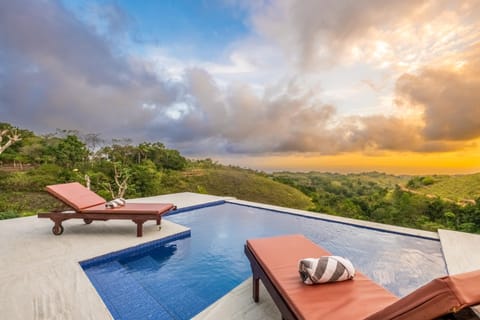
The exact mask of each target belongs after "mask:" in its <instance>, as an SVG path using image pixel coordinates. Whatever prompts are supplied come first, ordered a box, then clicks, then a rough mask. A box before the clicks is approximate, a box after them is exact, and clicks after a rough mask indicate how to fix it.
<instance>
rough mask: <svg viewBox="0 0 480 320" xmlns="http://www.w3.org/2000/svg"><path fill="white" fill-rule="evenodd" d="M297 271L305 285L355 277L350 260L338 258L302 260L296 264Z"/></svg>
mask: <svg viewBox="0 0 480 320" xmlns="http://www.w3.org/2000/svg"><path fill="white" fill-rule="evenodd" d="M298 271H299V272H300V277H301V279H302V281H303V283H305V284H316V283H326V282H335V281H344V280H349V279H352V278H353V277H354V276H355V268H354V267H353V264H352V263H351V262H350V260H348V259H345V258H342V257H339V256H325V257H320V258H305V259H302V260H300V261H299V262H298Z"/></svg>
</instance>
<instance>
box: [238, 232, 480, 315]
mask: <svg viewBox="0 0 480 320" xmlns="http://www.w3.org/2000/svg"><path fill="white" fill-rule="evenodd" d="M245 254H246V255H247V257H248V259H249V260H250V265H251V267H252V274H253V300H254V301H255V302H258V299H259V280H260V279H261V280H262V283H263V284H264V286H265V288H266V289H267V291H268V292H269V294H270V296H271V297H272V299H273V301H274V302H275V304H276V305H277V307H278V309H279V311H280V312H281V314H282V318H283V319H329V320H336V319H339V320H340V319H342V320H343V319H349V320H352V319H368V320H388V319H392V320H393V319H395V320H407V319H408V320H420V319H422V320H428V319H437V318H439V317H441V316H444V315H447V314H448V317H449V318H445V319H479V318H478V317H476V316H475V313H474V312H473V311H471V310H470V308H466V307H468V306H472V305H476V304H478V303H480V270H479V271H475V272H470V273H465V274H462V275H457V276H448V277H444V278H439V279H435V280H434V281H432V282H430V283H428V284H426V285H425V286H423V287H421V288H420V289H417V290H416V291H414V292H413V293H412V294H410V295H408V296H406V297H404V298H402V299H399V298H397V297H395V296H394V295H393V294H391V293H390V292H389V291H387V290H386V289H384V288H383V287H381V286H379V285H378V284H376V283H375V282H373V281H372V280H370V279H369V278H367V277H366V276H365V275H363V274H362V273H360V272H358V271H357V273H356V275H355V278H354V279H353V280H347V281H342V282H332V283H328V284H319V285H312V286H308V285H305V284H304V283H303V282H302V281H301V279H300V276H299V273H298V261H299V260H300V259H303V258H306V257H319V256H325V255H330V253H329V252H328V251H326V250H325V249H323V248H321V247H320V246H318V245H316V244H315V243H313V242H312V241H310V240H308V239H307V238H305V237H304V236H302V235H288V236H281V237H272V238H262V239H251V240H247V243H246V244H245ZM460 310H462V311H461V312H458V311H460ZM460 314H463V315H467V317H466V318H455V317H454V315H460ZM440 319H441V318H440Z"/></svg>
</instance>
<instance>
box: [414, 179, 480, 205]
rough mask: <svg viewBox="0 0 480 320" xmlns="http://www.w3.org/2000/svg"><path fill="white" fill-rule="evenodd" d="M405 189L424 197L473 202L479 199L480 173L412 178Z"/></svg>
mask: <svg viewBox="0 0 480 320" xmlns="http://www.w3.org/2000/svg"><path fill="white" fill-rule="evenodd" d="M407 188H409V189H413V190H414V191H415V192H417V193H419V194H423V195H425V196H431V195H433V196H438V197H440V198H442V199H447V200H451V201H454V202H460V203H461V202H465V203H468V202H470V203H471V202H473V201H472V200H475V199H477V198H479V197H480V173H476V174H467V175H454V176H445V175H441V176H440V175H435V176H426V177H413V178H412V179H411V180H410V181H409V182H408V183H407Z"/></svg>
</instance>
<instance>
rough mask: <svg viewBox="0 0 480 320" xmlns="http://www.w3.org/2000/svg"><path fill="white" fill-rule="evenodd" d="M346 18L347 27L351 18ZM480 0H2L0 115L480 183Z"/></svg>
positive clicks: (210, 152) (275, 166)
mask: <svg viewBox="0 0 480 320" xmlns="http://www.w3.org/2000/svg"><path fill="white" fill-rule="evenodd" d="M344 21H348V23H344ZM479 101H480V1H478V0H464V1H454V2H450V1H448V0H446V1H423V2H422V1H402V2H395V1H394V2H384V1H378V0H364V1H358V2H353V3H352V2H347V1H346V0H342V1H334V0H322V1H316V0H312V1H305V0H276V1H266V0H265V1H255V0H251V1H232V0H207V1H194V0H178V1H174V0H165V1H143V2H137V1H129V0H116V1H113V0H95V1H89V2H87V3H85V2H84V1H80V0H58V1H47V2H40V1H36V0H18V1H4V2H2V3H0V119H1V122H7V123H10V124H12V125H14V126H17V127H19V128H26V129H28V130H32V131H34V132H40V133H47V132H53V131H55V130H56V129H72V130H78V131H79V132H82V133H98V134H100V135H101V136H102V137H104V138H106V139H109V138H110V139H112V138H125V137H126V138H131V139H132V141H134V142H136V143H138V142H143V141H146V142H153V141H160V142H162V143H164V144H165V145H166V146H167V147H168V148H172V149H177V150H179V151H180V152H181V153H182V154H183V155H184V156H186V157H188V158H211V159H214V160H215V161H218V162H219V163H222V164H226V165H228V164H231V165H236V166H240V167H247V168H251V169H255V170H261V171H265V172H273V171H292V172H295V171H299V172H308V171H318V172H338V173H361V172H372V171H377V172H383V173H387V174H395V175H422V174H470V173H477V172H480V105H479Z"/></svg>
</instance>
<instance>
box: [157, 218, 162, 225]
mask: <svg viewBox="0 0 480 320" xmlns="http://www.w3.org/2000/svg"><path fill="white" fill-rule="evenodd" d="M161 222H162V217H158V218H157V226H159V225H160V223H161Z"/></svg>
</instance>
